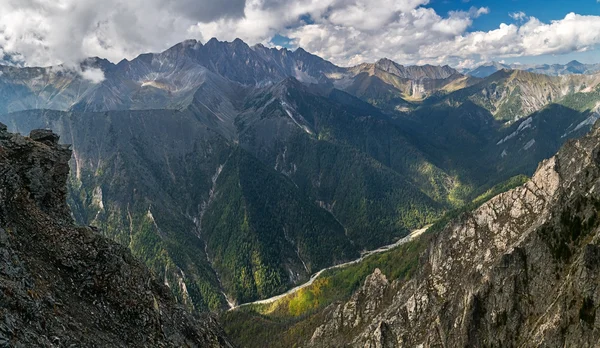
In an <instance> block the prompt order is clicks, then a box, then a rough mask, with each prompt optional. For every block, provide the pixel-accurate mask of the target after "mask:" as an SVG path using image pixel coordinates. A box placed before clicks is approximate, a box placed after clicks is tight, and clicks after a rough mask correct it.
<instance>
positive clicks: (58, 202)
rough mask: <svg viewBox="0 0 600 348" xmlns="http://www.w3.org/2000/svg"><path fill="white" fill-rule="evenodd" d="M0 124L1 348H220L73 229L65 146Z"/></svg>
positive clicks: (124, 260)
mask: <svg viewBox="0 0 600 348" xmlns="http://www.w3.org/2000/svg"><path fill="white" fill-rule="evenodd" d="M57 141H58V136H56V135H54V134H53V133H51V132H48V131H43V130H41V131H33V132H32V133H31V136H30V138H26V137H23V136H20V135H14V134H10V133H8V132H7V131H6V127H5V126H4V125H2V124H0V294H1V295H0V347H8V346H10V347H37V346H40V347H42V346H43V347H71V346H80V347H81V346H82V347H100V346H103V347H105V346H111V347H125V346H127V347H134V346H139V347H148V346H153V347H170V346H177V347H181V346H192V347H194V346H198V347H223V346H224V347H227V346H230V344H229V343H228V341H227V340H226V339H225V338H224V335H223V334H222V333H221V331H220V329H219V328H218V325H217V324H216V323H215V321H214V319H212V318H210V317H205V318H195V317H192V316H191V315H189V314H188V313H187V312H185V311H184V310H182V309H181V308H179V307H178V306H177V305H176V304H175V302H174V300H173V299H172V298H171V295H170V293H169V291H168V290H167V289H166V288H165V287H164V286H163V285H161V284H160V283H159V282H157V281H156V280H155V279H154V278H153V277H152V275H151V274H150V272H149V271H148V269H147V268H146V267H144V266H143V265H142V264H141V263H140V262H139V261H137V260H136V259H134V258H133V257H132V256H131V253H130V252H129V251H128V250H127V249H126V248H125V247H122V246H120V245H118V244H116V243H114V242H111V241H109V240H107V239H105V238H103V237H101V236H99V235H98V234H97V233H95V231H94V230H93V229H91V228H88V227H78V226H75V225H73V223H72V218H71V216H70V211H69V209H68V207H67V205H66V203H65V197H66V193H67V192H66V180H67V176H68V173H69V166H68V164H67V162H68V160H69V159H70V157H71V150H70V149H69V146H66V145H59V144H58V143H57Z"/></svg>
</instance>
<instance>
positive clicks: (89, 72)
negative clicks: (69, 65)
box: [81, 68, 104, 83]
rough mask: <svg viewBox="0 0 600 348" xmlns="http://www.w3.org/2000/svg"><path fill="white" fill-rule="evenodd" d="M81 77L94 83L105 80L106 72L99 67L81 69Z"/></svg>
mask: <svg viewBox="0 0 600 348" xmlns="http://www.w3.org/2000/svg"><path fill="white" fill-rule="evenodd" d="M81 77H83V78H84V79H86V80H89V81H91V82H92V83H100V82H102V81H104V72H103V71H102V70H100V69H98V68H91V69H84V70H82V71H81Z"/></svg>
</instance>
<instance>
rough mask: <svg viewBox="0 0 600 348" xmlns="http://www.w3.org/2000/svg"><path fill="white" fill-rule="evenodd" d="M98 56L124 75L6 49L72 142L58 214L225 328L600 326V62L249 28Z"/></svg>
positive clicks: (396, 338)
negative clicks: (324, 47)
mask: <svg viewBox="0 0 600 348" xmlns="http://www.w3.org/2000/svg"><path fill="white" fill-rule="evenodd" d="M83 66H84V67H85V68H88V67H89V68H97V69H101V70H102V71H103V72H104V75H105V79H104V80H103V81H101V82H98V83H91V82H90V81H88V80H85V79H83V78H82V77H81V76H80V75H78V74H76V73H74V72H73V73H70V72H69V70H68V69H62V68H60V69H59V67H54V68H17V67H0V72H1V73H2V74H0V96H1V99H0V122H2V123H3V124H6V125H7V128H8V130H9V131H11V132H15V133H21V134H29V133H30V132H31V131H32V130H36V129H50V130H52V131H54V132H55V133H56V134H58V135H60V143H61V144H69V145H70V146H71V149H72V157H71V160H70V162H69V168H70V173H69V174H67V173H66V167H65V168H62V169H61V170H63V171H64V173H62V172H61V173H62V174H61V175H63V176H64V179H65V180H66V181H67V187H68V191H65V192H64V197H62V196H61V197H62V198H64V199H66V201H67V202H68V205H69V210H67V208H66V206H65V205H64V204H62V203H61V204H60V208H61V209H63V210H64V211H62V212H61V215H60V216H62V217H63V218H65V219H67V218H68V217H69V215H70V218H72V219H73V220H74V221H75V222H76V223H77V224H79V225H81V226H93V228H92V227H90V228H88V227H81V229H85V231H93V235H94V236H95V237H94V238H101V237H100V236H97V234H98V233H100V234H102V236H103V237H108V239H111V240H113V241H115V242H117V243H118V244H120V245H122V246H124V247H126V248H127V249H129V251H130V252H131V255H133V257H134V258H136V259H138V260H141V261H142V263H143V264H144V265H145V266H146V267H147V268H148V269H149V272H150V273H148V277H149V274H152V276H153V277H155V278H156V279H158V281H154V280H152V281H154V282H155V283H156V284H154V283H153V284H154V285H153V287H155V288H160V289H162V290H161V291H163V290H165V289H170V292H171V293H172V295H174V297H175V298H176V299H177V302H178V305H181V306H183V307H184V308H185V309H186V310H187V311H188V312H191V313H196V314H197V313H205V312H213V313H220V316H219V320H220V321H221V324H222V325H223V326H224V328H225V332H226V334H227V335H228V337H229V338H228V339H225V338H222V339H221V341H219V342H220V343H219V344H229V341H228V340H229V339H230V340H231V341H232V342H233V343H234V344H237V345H239V346H244V347H262V346H264V344H265V340H268V339H273V338H274V337H276V338H277V339H276V340H273V341H272V344H271V346H273V347H279V346H292V345H294V344H296V345H297V346H307V347H337V346H340V347H342V346H364V347H396V346H419V345H421V346H422V347H437V346H445V347H446V346H497V347H501V346H520V345H523V344H525V343H526V342H530V341H531V342H536V343H537V344H539V345H542V346H544V345H546V346H565V345H566V346H573V345H580V346H581V345H583V346H585V345H587V344H589V345H591V344H592V343H591V342H594V339H597V338H598V337H597V336H598V335H597V333H596V331H597V330H596V329H595V327H596V324H595V323H596V321H595V320H596V319H595V308H596V305H595V303H597V302H598V301H599V300H598V298H597V296H598V295H597V294H596V290H595V283H594V279H595V278H594V277H596V275H595V273H594V272H595V268H594V267H595V260H596V256H595V255H596V254H595V253H596V251H595V249H594V248H596V247H595V244H596V241H595V239H596V234H595V233H596V229H597V222H596V219H595V211H596V210H597V202H596V198H595V197H596V196H597V192H596V191H597V190H596V185H595V183H596V180H597V179H598V177H600V176H599V174H600V172H598V168H597V167H598V164H597V158H596V157H597V152H598V144H599V143H600V131H599V129H598V127H593V125H594V123H595V122H596V121H597V120H598V119H599V118H600V92H599V91H600V87H599V84H600V74H598V73H594V72H591V73H590V74H586V75H579V74H572V75H565V76H548V75H543V74H537V73H533V72H528V71H516V70H499V71H496V72H495V73H493V74H489V75H486V76H481V77H473V76H468V75H463V74H461V73H459V72H458V71H457V70H455V69H453V68H450V67H448V66H432V65H425V66H402V65H400V64H398V63H395V62H393V61H391V60H388V59H382V60H379V61H377V62H376V63H373V64H361V65H358V66H355V67H348V68H346V67H339V66H336V65H334V64H332V63H330V62H328V61H326V60H324V59H322V58H320V57H318V56H315V55H312V54H310V53H308V52H306V51H304V50H303V49H298V50H295V51H290V50H287V49H276V48H267V47H265V46H262V45H256V46H253V47H250V46H248V45H247V44H246V43H244V42H243V41H241V40H239V39H237V40H235V41H233V42H220V41H217V40H216V39H212V40H210V41H208V42H206V43H204V44H202V43H200V42H198V41H196V40H188V41H184V42H182V43H179V44H177V45H175V46H173V47H172V48H170V49H168V50H166V51H164V52H161V53H147V54H142V55H140V56H138V57H136V58H134V59H131V60H123V61H121V62H119V63H118V64H113V63H111V62H109V61H106V60H101V59H97V58H90V59H88V60H86V61H85V62H84V63H83ZM590 129H592V131H591V133H589V134H588V132H589V131H590ZM0 132H4V133H2V134H6V135H2V136H4V137H5V138H6V139H9V138H10V139H20V140H15V141H16V142H17V143H19V144H20V142H25V143H26V144H33V143H32V141H34V140H35V139H34V140H30V139H28V138H26V137H21V136H17V135H14V136H13V135H10V136H9V135H7V134H8V133H6V132H5V130H4V129H2V130H0ZM34 134H35V133H34ZM586 134H588V135H586ZM32 138H34V136H32ZM2 139H4V138H2ZM52 139H55V138H54V137H52ZM574 139H577V140H574ZM565 144H566V145H565ZM563 145H564V146H563ZM3 146H4V145H3ZM11 146H12V145H11ZM32 146H33V145H32ZM39 146H42V145H39ZM49 146H50V145H49ZM51 147H56V148H63V147H64V146H63V145H58V144H56V143H55V142H53V143H52V145H51ZM561 147H562V149H561V150H560V151H559V149H560V148H561ZM34 148H35V146H34ZM0 150H2V147H0ZM557 151H559V152H558V155H556V156H554V155H555V154H556V153H557ZM65 153H66V152H65ZM0 155H2V152H0ZM67 155H68V154H67ZM67 155H65V156H67ZM553 156H554V157H553ZM67 157H68V156H67ZM549 158H550V159H549ZM66 159H67V158H63V160H65V161H66ZM63 162H64V161H63ZM540 162H542V164H541V165H539V166H538V163H540ZM11 163H12V162H11ZM536 168H537V170H536ZM0 170H1V169H0ZM67 176H68V179H67ZM526 177H532V179H531V180H529V181H527V182H525V181H526V180H524V178H526ZM61 179H63V178H62V177H61ZM61 190H62V188H61ZM509 190H510V191H509ZM505 191H508V192H505ZM0 192H2V191H0ZM503 192H504V193H503ZM61 194H62V193H61ZM49 215H52V214H49ZM0 216H2V210H0ZM429 224H434V225H433V227H431V228H430V229H429V230H428V232H427V233H425V234H423V235H422V236H420V237H419V238H415V239H413V240H411V241H409V242H407V243H405V244H402V245H400V246H398V247H397V248H393V249H391V250H387V251H385V252H382V253H376V254H373V255H369V256H368V257H365V258H364V259H363V260H361V261H360V262H356V263H352V264H349V265H347V267H342V268H332V269H329V270H327V271H325V272H323V273H322V274H321V275H320V276H319V277H318V278H315V279H314V281H313V282H312V283H311V284H310V285H309V286H306V287H303V288H302V289H300V290H298V291H295V292H293V293H292V294H289V295H288V296H283V297H281V298H277V301H272V302H269V303H262V304H260V303H259V304H253V305H248V306H241V307H236V306H238V305H241V304H244V303H250V302H255V301H259V300H262V299H267V298H271V297H273V296H277V295H280V294H284V293H285V292H286V291H288V290H289V289H292V288H294V287H295V286H297V285H299V284H303V283H305V282H307V281H308V280H309V279H311V276H313V275H314V274H316V273H317V272H319V271H321V270H323V269H326V268H330V267H332V266H335V265H340V264H345V263H347V262H349V261H351V260H356V259H358V258H360V257H361V254H363V253H364V252H365V251H367V250H375V249H378V248H380V247H382V246H384V245H390V244H393V243H395V242H397V241H399V240H402V238H405V237H406V236H407V235H408V234H409V233H410V231H411V230H415V229H419V228H422V227H423V226H426V225H429ZM2 228H3V227H2ZM69 228H70V227H69ZM0 231H1V228H0ZM86 233H88V232H86ZM90 233H92V232H90ZM98 240H100V239H98ZM101 240H102V241H104V239H101ZM103 243H104V242H103ZM106 243H108V242H106ZM110 245H113V244H110ZM129 251H128V252H129ZM123 252H125V248H123ZM123 257H124V258H126V259H127V260H129V259H128V258H131V256H123ZM132 260H133V258H132ZM543 265H550V266H548V267H546V268H544V267H543ZM136 267H137V266H136ZM140 267H141V265H140ZM144 272H146V271H144ZM144 274H145V273H144ZM144 277H145V278H144ZM144 277H143V279H149V278H147V277H146V275H144ZM153 279H154V278H153ZM165 291H166V290H165ZM163 295H164V296H167V294H162V295H161V296H163ZM545 295H547V296H545ZM165 298H166V297H165ZM550 299H552V301H551V300H550ZM159 305H160V306H162V303H159ZM169 306H170V305H169ZM175 307H177V306H175ZM231 307H236V309H235V310H232V311H227V310H228V309H230V308H231ZM148 308H150V307H148ZM177 310H179V309H177ZM174 313H175V312H174ZM176 313H179V312H176ZM181 313H183V312H181ZM560 313H566V314H565V315H564V316H561V315H560ZM174 315H175V314H174ZM177 315H179V314H177ZM181 315H184V314H181ZM207 320H208V319H207ZM210 320H212V319H210ZM520 322H523V323H524V324H523V326H522V327H519V325H518V323H520ZM211 325H212V324H211ZM210 330H213V331H210ZM210 330H209V332H210V335H213V333H214V335H213V336H210V335H209V336H210V337H213V338H215V337H221V336H222V333H221V332H220V331H219V330H220V329H219V328H218V327H217V326H216V324H215V326H210ZM192 331H193V329H192ZM0 338H1V337H0ZM211 339H212V338H211ZM215 339H217V338H215ZM219 339H220V338H219ZM219 339H217V340H219ZM174 344H176V343H174Z"/></svg>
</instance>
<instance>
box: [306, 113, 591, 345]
mask: <svg viewBox="0 0 600 348" xmlns="http://www.w3.org/2000/svg"><path fill="white" fill-rule="evenodd" d="M599 209H600V126H599V124H598V123H597V124H596V125H595V126H594V128H593V129H592V131H591V132H590V134H589V135H587V136H585V137H583V138H581V139H579V140H571V141H569V142H568V143H567V144H566V145H565V146H564V147H563V148H562V149H561V150H560V151H559V153H558V154H557V155H556V156H554V157H552V158H550V159H548V160H545V161H544V162H542V163H541V164H540V165H539V167H538V169H537V171H536V173H535V175H534V176H533V178H532V179H531V180H530V181H529V182H527V183H526V184H524V185H523V186H521V187H518V188H516V189H514V190H511V191H509V192H506V193H503V194H500V195H498V196H496V197H495V198H493V199H491V200H490V201H489V202H487V203H485V204H484V205H482V206H481V207H479V208H477V209H476V210H474V211H472V212H470V213H466V214H463V215H462V216H461V217H459V218H458V219H456V220H454V221H453V222H451V223H449V224H448V225H447V226H446V227H445V228H444V230H443V231H442V232H440V233H439V234H438V235H437V236H436V237H435V239H434V241H433V243H432V244H431V245H430V247H429V249H428V251H427V253H426V254H425V255H424V256H423V258H422V260H421V266H420V271H419V273H418V274H417V275H416V276H415V277H413V278H412V279H411V280H410V281H407V282H389V281H388V280H387V279H386V277H385V275H383V274H382V273H381V272H380V271H379V270H376V271H375V273H373V274H372V275H371V276H369V277H368V278H367V279H366V281H365V283H364V285H363V287H362V288H360V289H359V290H358V291H357V292H356V293H355V294H354V295H353V296H352V298H351V299H350V300H349V301H347V302H345V303H338V304H335V305H332V306H330V307H328V308H327V309H326V310H325V312H324V313H323V314H322V317H321V318H320V319H319V322H320V323H321V324H320V325H317V326H316V329H315V330H314V331H313V334H312V337H310V338H309V337H307V338H306V339H307V341H306V342H305V343H304V344H303V345H305V346H312V347H341V346H344V347H346V346H352V347H533V346H535V347H597V346H598V342H599V339H600V315H597V314H598V313H597V308H598V305H599V304H600V228H599V227H600V213H599Z"/></svg>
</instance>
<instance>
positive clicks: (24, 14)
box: [0, 0, 600, 81]
mask: <svg viewBox="0 0 600 348" xmlns="http://www.w3.org/2000/svg"><path fill="white" fill-rule="evenodd" d="M428 5H429V0H402V1H400V0H370V1H369V0H104V1H96V0H0V54H9V55H11V57H12V59H13V60H21V61H22V62H23V63H24V64H25V65H29V66H46V65H56V64H59V63H63V64H64V65H65V66H67V67H71V68H73V69H75V70H78V71H79V73H80V74H82V75H84V74H85V75H84V76H86V78H88V79H90V80H92V81H100V80H101V78H102V77H101V76H99V75H98V74H97V73H94V72H92V71H87V72H83V71H80V70H81V69H80V68H79V63H80V62H81V61H83V60H84V59H85V58H87V57H90V56H99V57H102V58H107V59H109V60H111V61H113V62H118V61H119V60H121V59H122V58H129V59H130V58H133V57H135V56H136V55H138V54H140V53H144V52H156V51H161V50H163V49H166V48H168V47H169V46H171V45H173V44H174V43H177V42H180V41H183V40H184V39H187V38H196V39H199V40H202V41H207V40H208V39H209V38H211V37H217V38H218V39H220V40H228V41H231V40H233V39H235V38H238V37H239V38H241V39H242V40H244V41H246V42H247V43H249V44H255V43H263V44H267V45H273V44H272V43H271V40H272V38H273V36H275V35H276V34H280V35H283V36H286V37H288V38H290V39H291V43H292V44H293V45H294V46H297V47H303V48H305V49H306V50H307V51H309V52H312V53H315V54H318V55H320V56H322V57H323V58H325V59H329V60H331V61H332V62H334V63H336V64H340V65H353V64H358V63H362V62H365V61H375V60H377V59H379V58H381V57H388V58H390V59H393V60H396V61H399V62H401V63H407V64H410V63H419V64H420V63H432V64H452V65H455V66H458V67H461V66H462V67H466V66H468V65H475V64H477V63H478V62H480V61H486V60H491V59H501V58H504V57H518V56H531V55H541V54H562V53H569V52H573V51H583V50H589V49H591V48H594V47H595V46H596V45H597V44H598V43H600V34H599V33H600V17H599V16H582V15H578V14H575V13H570V14H568V15H567V16H565V18H563V19H558V20H555V21H552V22H549V23H544V22H541V21H539V20H538V19H537V18H535V17H528V16H527V15H526V14H525V13H523V12H516V13H511V14H510V16H511V18H512V19H514V21H515V22H514V23H512V24H504V23H501V24H499V25H498V27H497V28H496V29H494V30H490V31H476V32H470V28H471V26H472V24H473V20H474V19H476V18H478V17H481V16H485V15H486V14H487V13H489V12H490V9H489V8H487V7H479V8H477V7H472V8H471V9H470V10H468V11H451V12H449V13H447V14H438V13H437V12H436V11H435V10H433V9H432V8H430V7H428ZM492 10H493V9H492ZM480 20H481V19H480Z"/></svg>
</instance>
